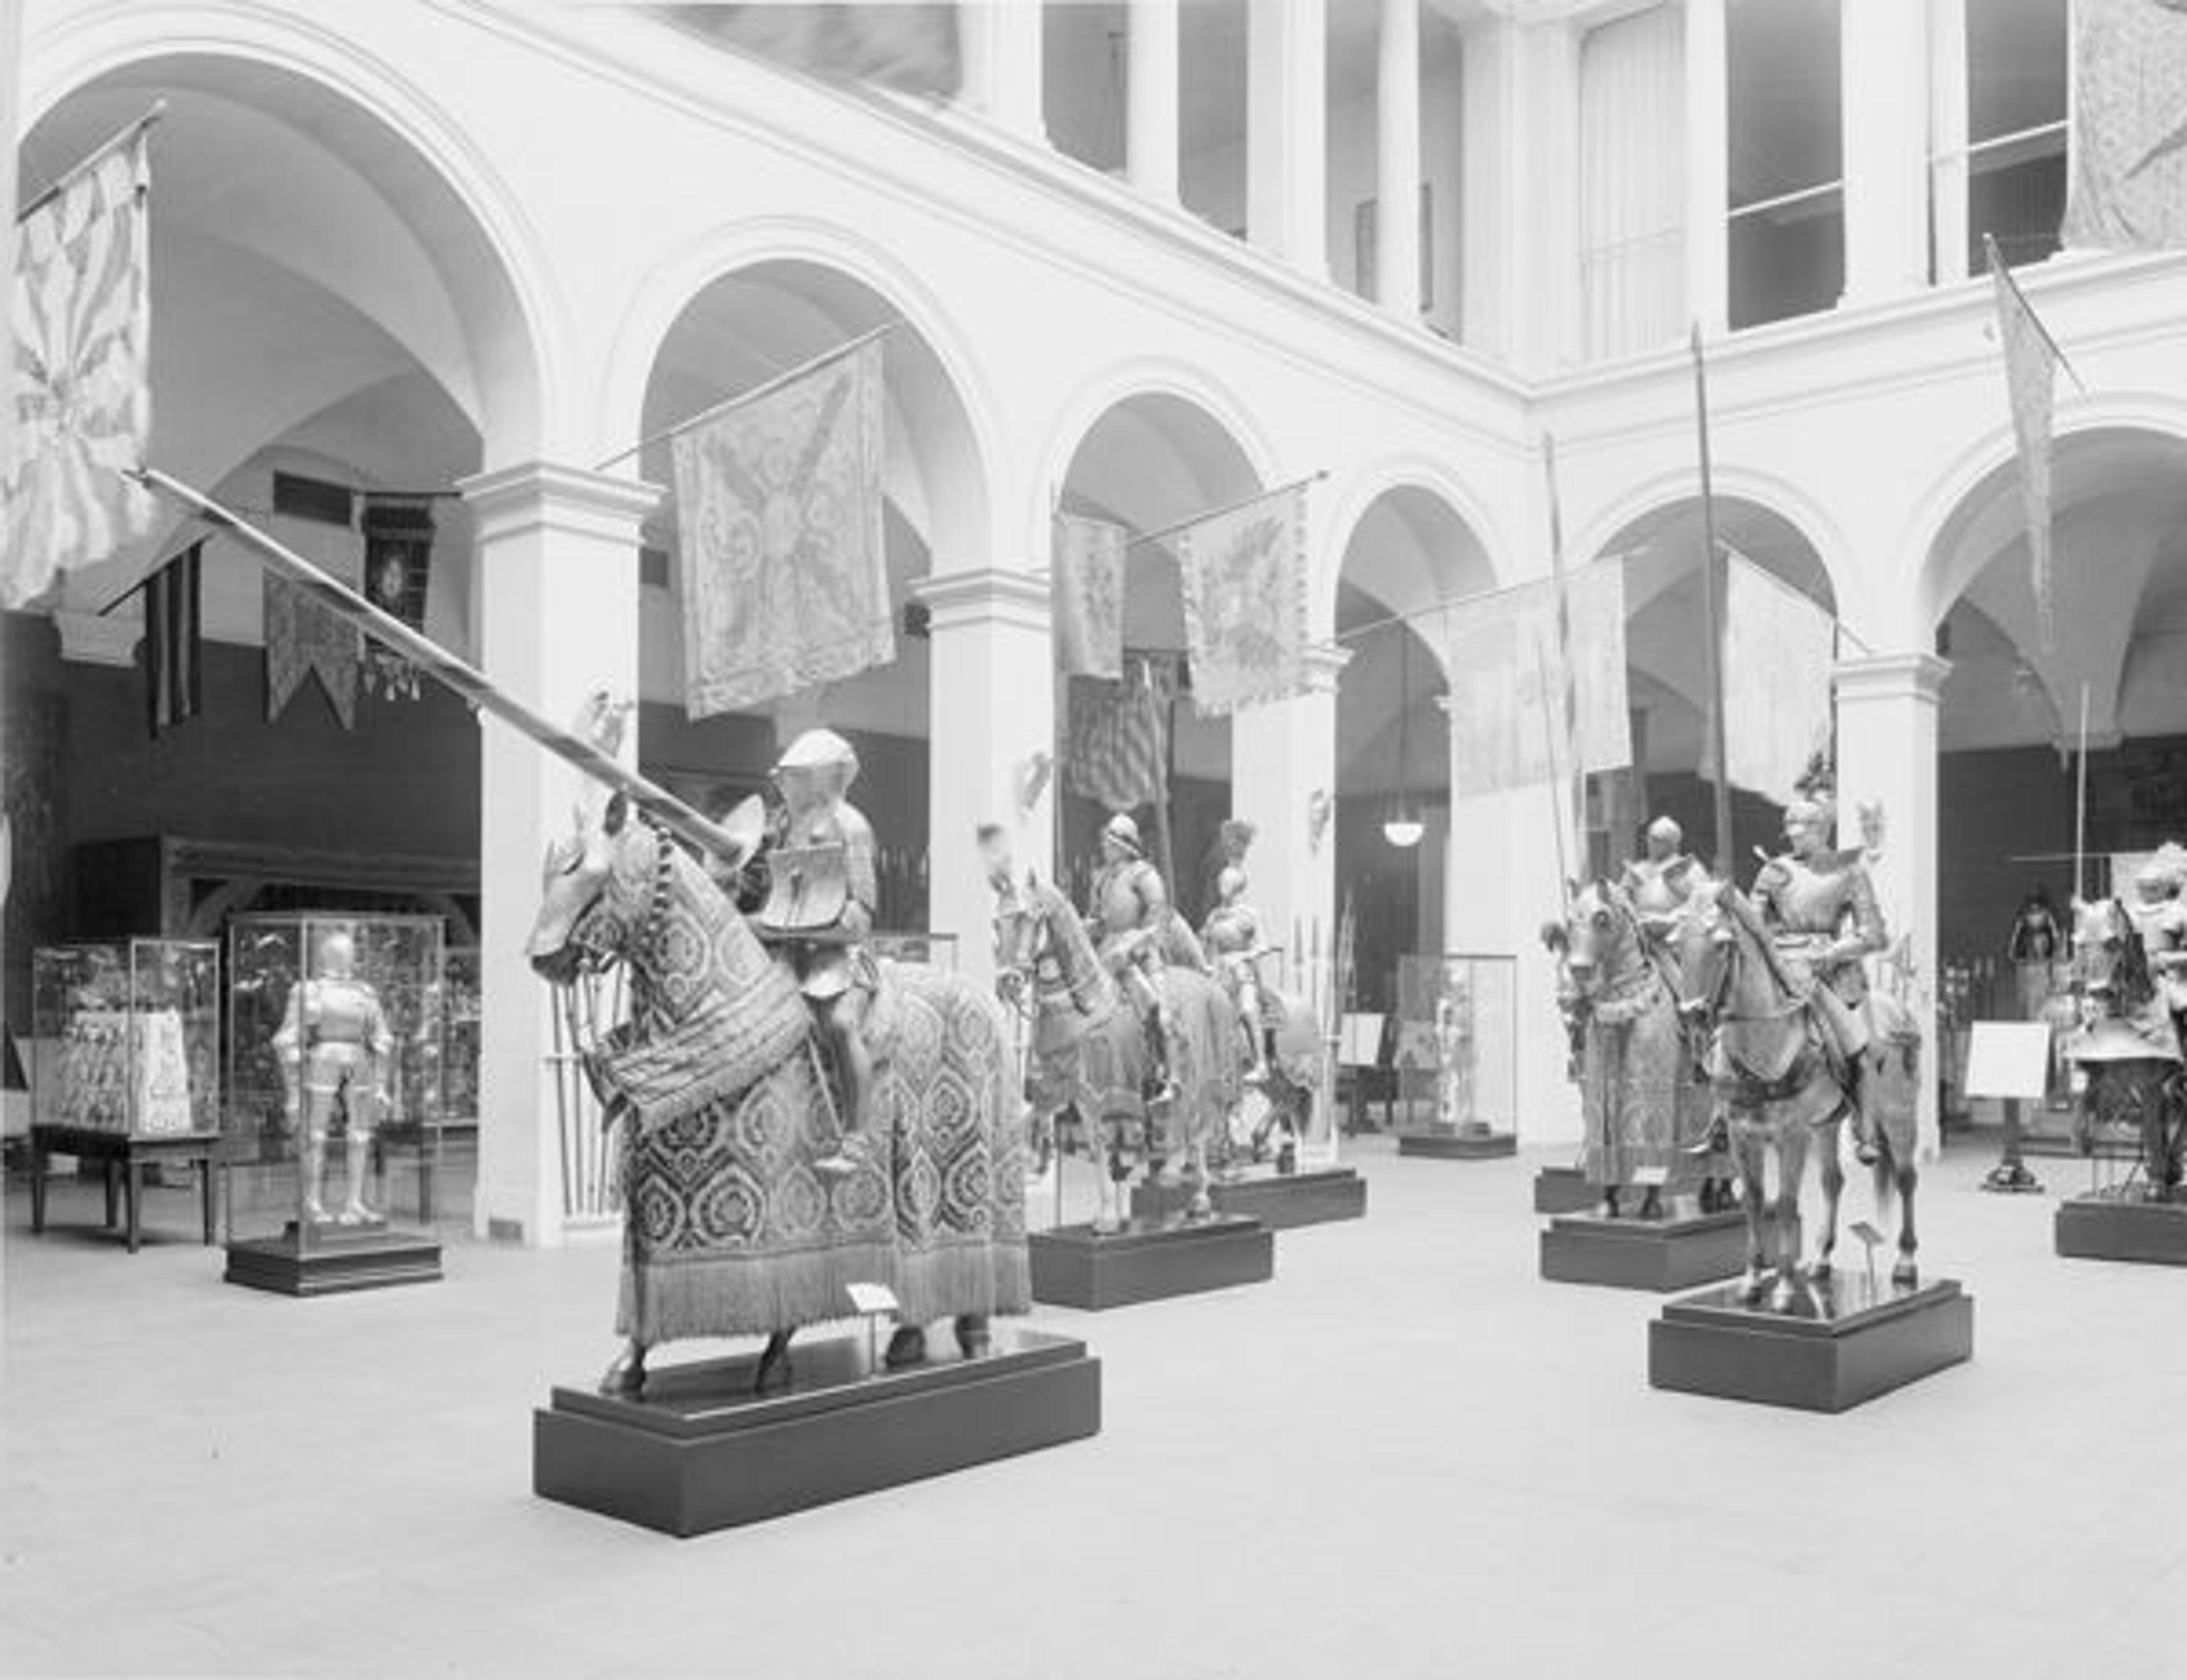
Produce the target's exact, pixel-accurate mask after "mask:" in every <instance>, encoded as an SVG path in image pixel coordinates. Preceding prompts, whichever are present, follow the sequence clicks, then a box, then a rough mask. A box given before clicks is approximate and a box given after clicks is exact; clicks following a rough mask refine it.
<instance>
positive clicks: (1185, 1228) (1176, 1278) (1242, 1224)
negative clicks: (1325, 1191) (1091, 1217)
mask: <svg viewBox="0 0 2187 1680" xmlns="http://www.w3.org/2000/svg"><path fill="white" fill-rule="evenodd" d="M1026 1247H1027V1249H1028V1250H1029V1251H1030V1255H1031V1258H1032V1298H1033V1299H1034V1300H1035V1301H1041V1302H1043V1303H1045V1304H1046V1305H1048V1306H1076V1307H1078V1308H1080V1309H1082V1310H1083V1311H1085V1312H1100V1311H1102V1310H1103V1309H1104V1308H1105V1307H1110V1306H1132V1305H1133V1304H1134V1303H1136V1302H1138V1301H1166V1300H1167V1299H1168V1298H1169V1297H1170V1296H1172V1295H1197V1294H1200V1292H1201V1291H1203V1290H1206V1289H1231V1288H1233V1287H1234V1286H1236V1285H1238V1284H1265V1283H1267V1282H1268V1279H1269V1278H1273V1277H1274V1276H1275V1275H1276V1239H1275V1238H1274V1237H1273V1235H1272V1234H1271V1233H1269V1231H1268V1228H1266V1227H1265V1226H1263V1225H1262V1223H1261V1222H1260V1221H1259V1220H1257V1219H1241V1218H1239V1217H1237V1216H1235V1215H1231V1214H1217V1216H1215V1217H1214V1218H1212V1219H1203V1220H1199V1221H1195V1222H1182V1221H1174V1220H1172V1221H1165V1222H1153V1221H1140V1220H1133V1222H1131V1224H1130V1225H1128V1226H1127V1227H1126V1228H1124V1229H1123V1230H1122V1231H1119V1232H1117V1233H1116V1234H1115V1235H1114V1236H1107V1237H1104V1236H1098V1235H1096V1234H1095V1233H1094V1228H1092V1227H1091V1226H1089V1225H1064V1226H1059V1227H1058V1228H1055V1229H1054V1230H1053V1231H1036V1232H1034V1233H1032V1235H1031V1236H1030V1237H1028V1238H1027V1239H1026Z"/></svg>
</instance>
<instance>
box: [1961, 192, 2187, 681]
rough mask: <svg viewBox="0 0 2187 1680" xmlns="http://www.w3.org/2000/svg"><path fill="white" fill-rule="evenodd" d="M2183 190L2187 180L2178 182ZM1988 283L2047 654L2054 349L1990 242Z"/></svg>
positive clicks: (2053, 620)
mask: <svg viewBox="0 0 2187 1680" xmlns="http://www.w3.org/2000/svg"><path fill="white" fill-rule="evenodd" d="M2183 190H2187V182H2183ZM1989 260H1990V284H1991V286H1992V288H1993V289H1994V290H1995V292H1996V295H1997V334H1998V340H1999V343H2000V344H2002V345H2003V346H2004V387H2005V392H2006V394H2007V396H2009V397H2010V400H2011V403H2012V435H2013V440H2014V441H2015V442H2016V444H2017V445H2018V447H2019V451H2020V503H2021V511H2022V513H2023V514H2025V515H2026V518H2027V562H2028V582H2029V584H2030V585H2031V586H2032V588H2033V589H2034V592H2035V624H2036V629H2037V632H2038V634H2039V636H2040V637H2041V639H2042V646H2043V651H2044V652H2045V653H2048V652H2049V651H2050V649H2052V648H2053V647H2054V646H2055V645H2056V643H2057V615H2056V611H2055V607H2054V604H2053V601H2052V597H2051V588H2050V414H2051V405H2052V402H2053V401H2054V400H2055V394H2056V385H2057V374H2058V360H2057V352H2056V351H2055V350H2054V349H2052V347H2051V344H2050V339H2049V334H2046V333H2045V332H2044V330H2043V324H2042V323H2041V322H2039V321H2038V320H2037V319H2036V318H2035V311H2034V309H2033V308H2032V306H2030V305H2029V303H2028V301H2027V297H2026V295H2023V294H2022V293H2021V289H2020V288H2019V286H2018V285H2016V284H2015V283H2014V281H2013V278H2012V274H2011V272H2010V270H2009V269H2008V268H2006V267H2005V266H2004V261H2003V260H2002V259H2001V258H2000V257H1999V256H1998V254H1997V246H1996V244H1994V243H1992V244H1990V245H1989Z"/></svg>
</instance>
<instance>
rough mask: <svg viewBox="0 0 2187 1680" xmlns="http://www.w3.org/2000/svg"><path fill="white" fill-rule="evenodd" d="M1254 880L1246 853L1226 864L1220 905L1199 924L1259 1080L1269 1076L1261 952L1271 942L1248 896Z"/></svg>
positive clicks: (1249, 1071) (1251, 1074)
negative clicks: (1247, 869) (1265, 938)
mask: <svg viewBox="0 0 2187 1680" xmlns="http://www.w3.org/2000/svg"><path fill="white" fill-rule="evenodd" d="M1250 884H1251V883H1250V882H1249V880H1248V879H1247V877H1246V874H1245V863H1244V860H1243V859H1242V858H1240V859H1239V860H1238V861H1236V862H1230V863H1227V864H1225V865H1224V866H1223V868H1222V870H1221V871H1220V872H1219V873H1218V874H1217V875H1216V877H1215V894H1216V902H1215V907H1214V908H1213V909H1212V910H1211V911H1209V912H1208V913H1207V919H1206V921H1205V922H1204V923H1202V924H1200V945H1201V947H1202V948H1203V949H1205V950H1206V952H1207V957H1208V960H1209V961H1210V962H1211V963H1212V964H1214V966H1215V977H1216V978H1217V980H1220V981H1222V982H1223V990H1224V991H1225V992H1228V993H1229V994H1230V1001H1231V1003H1233V1004H1234V1006H1235V1007H1236V1009H1237V1011H1238V1025H1239V1028H1240V1031H1242V1032H1244V1034H1245V1061H1246V1072H1245V1077H1246V1078H1247V1079H1248V1080H1250V1081H1251V1082H1253V1083H1255V1084H1265V1083H1266V1082H1268V1032H1267V1012H1266V1009H1265V1007H1264V1000H1263V998H1262V990H1261V958H1262V957H1263V956H1264V955H1266V954H1267V950H1268V947H1267V945H1266V943H1265V941H1263V940H1262V935H1261V913H1260V912H1259V911H1258V910H1257V909H1255V908H1254V907H1252V906H1251V904H1248V903H1247V902H1245V890H1246V888H1247V886H1248V885H1250Z"/></svg>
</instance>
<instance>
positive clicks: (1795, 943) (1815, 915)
mask: <svg viewBox="0 0 2187 1680" xmlns="http://www.w3.org/2000/svg"><path fill="white" fill-rule="evenodd" d="M1833 826H1834V823H1833V815H1832V812H1831V809H1830V803H1829V797H1828V795H1827V793H1826V792H1825V791H1824V789H1821V788H1820V787H1819V786H1814V785H1810V786H1808V788H1807V789H1806V790H1805V791H1803V792H1802V794H1800V795H1798V796H1797V797H1796V798H1795V799H1794V800H1793V801H1792V802H1791V804H1790V805H1789V806H1786V807H1785V851H1782V852H1780V853H1779V854H1778V855H1777V856H1776V857H1772V858H1771V859H1770V860H1769V861H1768V862H1767V863H1765V864H1763V866H1762V871H1761V873H1760V874H1758V875H1757V876H1756V877H1755V881H1754V901H1755V903H1756V904H1757V906H1758V907H1760V909H1761V912H1762V917H1763V922H1764V924H1766V925H1767V926H1768V929H1769V930H1770V943H1771V945H1772V947H1774V950H1775V952H1776V954H1777V957H1778V959H1779V962H1780V963H1781V964H1783V967H1784V969H1785V978H1786V979H1787V980H1789V981H1790V982H1791V984H1792V985H1793V986H1795V987H1796V988H1798V989H1799V990H1801V991H1802V992H1806V993H1807V994H1808V997H1809V999H1810V1001H1811V1002H1812V1003H1813V1005H1814V1007H1815V1013H1816V1014H1817V1015H1818V1016H1819V1017H1820V1018H1821V1020H1822V1022H1823V1024H1824V1029H1825V1031H1827V1032H1828V1034H1829V1036H1830V1039H1831V1041H1832V1042H1831V1045H1830V1048H1831V1050H1832V1052H1833V1055H1832V1059H1833V1061H1834V1062H1835V1063H1836V1065H1837V1066H1838V1068H1839V1069H1840V1077H1841V1083H1842V1084H1843V1086H1844V1087H1845V1091H1846V1095H1847V1100H1848V1103H1849V1105H1850V1107H1851V1109H1852V1126H1853V1143H1854V1149H1855V1152H1856V1153H1857V1154H1858V1155H1859V1157H1860V1159H1861V1160H1864V1161H1867V1162H1871V1163H1872V1162H1874V1161H1875V1160H1876V1159H1877V1149H1876V1143H1875V1124H1874V1119H1873V1116H1872V1115H1870V1114H1869V1110H1868V1092H1867V1087H1866V1082H1865V1080H1864V1077H1863V1074H1862V1055H1863V1053H1864V1051H1865V1050H1866V1049H1867V1048H1868V1044H1869V1018H1868V1008H1867V1004H1868V964H1867V958H1869V956H1871V955H1872V954H1874V953H1875V952H1880V951H1883V950H1886V949H1888V948H1889V947H1890V943H1891V941H1890V938H1889V936H1888V935H1887V934H1886V931H1885V929H1884V925H1883V913H1882V911H1881V909H1879V908H1878V907H1877V906H1876V902H1875V884H1874V883H1873V882H1872V881H1871V880H1870V879H1869V874H1868V865H1867V862H1866V860H1865V854H1864V852H1863V851H1860V850H1858V849H1855V850H1852V851H1839V850H1838V849H1837V848H1836V846H1833V845H1832V843H1831V830H1832V828H1833Z"/></svg>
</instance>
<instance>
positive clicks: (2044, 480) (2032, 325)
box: [1982, 233, 2080, 654]
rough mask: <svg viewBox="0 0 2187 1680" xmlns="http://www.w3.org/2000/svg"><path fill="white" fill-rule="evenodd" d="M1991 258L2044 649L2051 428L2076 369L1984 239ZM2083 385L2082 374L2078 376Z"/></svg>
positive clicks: (2048, 638)
mask: <svg viewBox="0 0 2187 1680" xmlns="http://www.w3.org/2000/svg"><path fill="white" fill-rule="evenodd" d="M1982 249H1983V250H1985V251H1986V252H1987V253H1988V256H1989V273H1990V284H1991V288H1992V289H1993V291H1994V292H1995V294H1996V297H1997V336H1998V342H1999V345H2001V346H2003V348H2004V387H2005V393H2006V395H2007V396H2008V397H2009V398H2010V401H2011V404H2012V435H2013V441H2014V442H2015V444H2016V445H2017V447H2018V449H2019V452H2020V499H2021V509H2022V511H2023V512H2024V513H2025V514H2026V515H2027V559H2028V584H2029V587H2031V588H2032V590H2033V592H2034V594H2035V625H2036V631H2037V633H2038V637H2039V638H2040V639H2041V643H2042V649H2043V651H2044V653H2046V654H2047V653H2049V652H2050V651H2051V650H2052V649H2053V648H2054V647H2055V645H2056V643H2057V615H2056V611H2055V601H2054V597H2053V593H2052V587H2051V576H2050V572H2051V565H2050V559H2051V557H2050V423H2051V404H2052V402H2053V400H2054V398H2055V386H2056V382H2057V373H2058V369H2059V368H2065V369H2066V372H2067V373H2068V374H2072V371H2073V370H2072V364H2071V363H2069V362H2066V357H2065V353H2064V352H2063V351H2061V350H2060V349H2059V348H2058V343H2057V340H2055V339H2053V338H2052V337H2051V336H2050V334H2049V330H2048V329H2046V328H2045V327H2044V324H2043V323H2042V321H2041V319H2040V318H2039V317H2038V316H2037V315H2036V313H2035V309H2034V306H2033V305H2032V304H2030V303H2029V302H2028V301H2027V294H2026V293H2025V292H2023V291H2021V289H2020V286H2019V284H2018V282H2016V280H2014V278H2012V271H2011V270H2010V268H2008V267H2006V266H2005V262H2004V258H2003V257H2002V256H1999V254H1998V249H1997V241H1996V240H1995V239H1992V238H1991V237H1990V236H1989V235H1988V234H1987V233H1985V234H1983V235H1982ZM2073 382H2074V383H2075V384H2076V385H2078V384H2079V383H2080V378H2079V376H2078V375H2077V374H2075V375H2074V376H2073Z"/></svg>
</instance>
